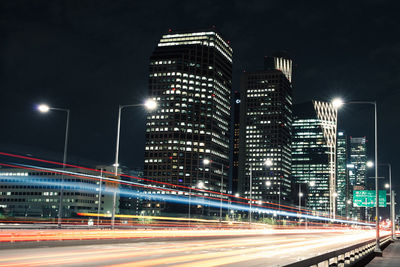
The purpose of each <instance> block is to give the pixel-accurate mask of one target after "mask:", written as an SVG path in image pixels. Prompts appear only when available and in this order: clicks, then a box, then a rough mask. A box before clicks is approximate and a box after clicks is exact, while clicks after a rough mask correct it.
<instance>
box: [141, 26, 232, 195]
mask: <svg viewBox="0 0 400 267" xmlns="http://www.w3.org/2000/svg"><path fill="white" fill-rule="evenodd" d="M232 53H233V50H232V48H231V47H230V45H229V43H228V42H227V41H225V40H224V39H223V38H222V37H221V36H220V34H219V33H217V32H216V31H215V30H214V29H210V30H204V31H190V32H168V33H167V34H165V35H163V36H162V38H161V40H160V41H159V43H158V45H157V47H156V48H155V50H154V52H153V54H152V56H151V58H150V67H149V95H150V96H151V97H152V98H153V99H154V100H156V101H157V102H158V108H157V109H156V110H155V111H154V112H152V113H150V114H149V115H148V116H147V124H146V146H145V160H144V176H145V177H146V178H150V179H153V180H156V181H161V182H167V183H173V184H178V185H184V186H196V184H198V183H199V182H203V183H204V185H205V188H207V189H208V190H211V191H217V192H220V188H221V175H222V177H223V184H222V187H223V190H222V191H223V192H226V191H227V183H228V166H229V142H230V118H231V114H230V97H231V88H232ZM204 159H209V160H210V161H211V164H210V165H209V166H205V165H204V163H203V160H204ZM221 166H223V168H221ZM221 169H223V171H221ZM221 172H222V173H221Z"/></svg>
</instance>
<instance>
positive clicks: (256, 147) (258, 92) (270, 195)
mask: <svg viewBox="0 0 400 267" xmlns="http://www.w3.org/2000/svg"><path fill="white" fill-rule="evenodd" d="M281 60H283V61H285V62H289V63H290V64H289V63H288V64H289V65H291V60H290V59H288V58H281V59H279V60H278V61H279V62H281ZM289 77H291V73H289ZM240 90H241V91H240V97H241V102H240V125H239V128H240V130H239V181H238V182H239V191H240V193H241V194H242V195H244V196H246V197H250V196H251V198H252V199H255V200H262V201H270V202H273V203H276V204H279V203H281V202H282V203H283V202H286V203H287V202H288V201H289V199H290V196H291V180H290V178H291V128H292V84H291V83H290V80H289V78H288V76H286V75H285V73H283V72H282V71H281V70H280V69H279V66H275V67H274V68H272V67H271V66H269V65H266V69H265V70H264V71H257V72H245V73H243V74H242V79H241V88H240ZM266 160H268V161H269V163H270V164H268V165H270V166H267V164H265V162H266ZM271 164H272V165H271ZM250 184H251V188H250ZM250 190H251V191H250Z"/></svg>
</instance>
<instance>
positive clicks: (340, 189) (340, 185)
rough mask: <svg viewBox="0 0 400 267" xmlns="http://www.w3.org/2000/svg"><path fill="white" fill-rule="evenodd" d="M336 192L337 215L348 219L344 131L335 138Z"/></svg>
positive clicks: (347, 179) (346, 153) (349, 201)
mask: <svg viewBox="0 0 400 267" xmlns="http://www.w3.org/2000/svg"><path fill="white" fill-rule="evenodd" d="M336 162H337V164H336V166H337V172H336V175H337V179H336V192H337V198H336V203H337V214H338V215H340V216H342V217H349V216H350V215H349V214H351V211H350V208H351V205H350V204H351V197H350V195H349V194H350V183H349V177H348V171H347V163H348V142H347V135H346V133H345V131H342V130H339V131H338V136H337V151H336Z"/></svg>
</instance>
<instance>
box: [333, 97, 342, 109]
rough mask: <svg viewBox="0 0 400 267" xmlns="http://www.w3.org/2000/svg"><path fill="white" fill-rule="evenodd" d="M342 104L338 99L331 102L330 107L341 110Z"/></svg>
mask: <svg viewBox="0 0 400 267" xmlns="http://www.w3.org/2000/svg"><path fill="white" fill-rule="evenodd" d="M343 104H344V102H343V100H342V99H340V98H335V99H333V100H332V106H333V107H334V108H336V109H338V108H341V107H342V106H343Z"/></svg>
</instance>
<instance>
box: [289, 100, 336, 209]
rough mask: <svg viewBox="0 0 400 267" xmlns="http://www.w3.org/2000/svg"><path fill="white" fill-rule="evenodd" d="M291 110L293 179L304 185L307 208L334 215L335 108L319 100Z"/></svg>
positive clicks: (296, 106)
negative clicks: (306, 191)
mask: <svg viewBox="0 0 400 267" xmlns="http://www.w3.org/2000/svg"><path fill="white" fill-rule="evenodd" d="M294 110H295V111H294V114H295V115H294V117H295V119H294V122H293V139H292V175H293V179H294V180H295V181H296V182H297V183H300V184H302V183H303V184H306V187H308V196H307V208H309V209H311V210H313V211H319V212H325V213H329V214H330V215H331V216H332V217H334V214H335V206H336V205H335V203H336V201H335V197H336V196H337V195H336V179H335V166H336V164H335V147H336V144H335V142H336V119H337V110H336V109H334V108H333V106H332V104H330V103H327V102H320V101H312V102H307V103H303V104H298V105H295V109H294Z"/></svg>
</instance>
